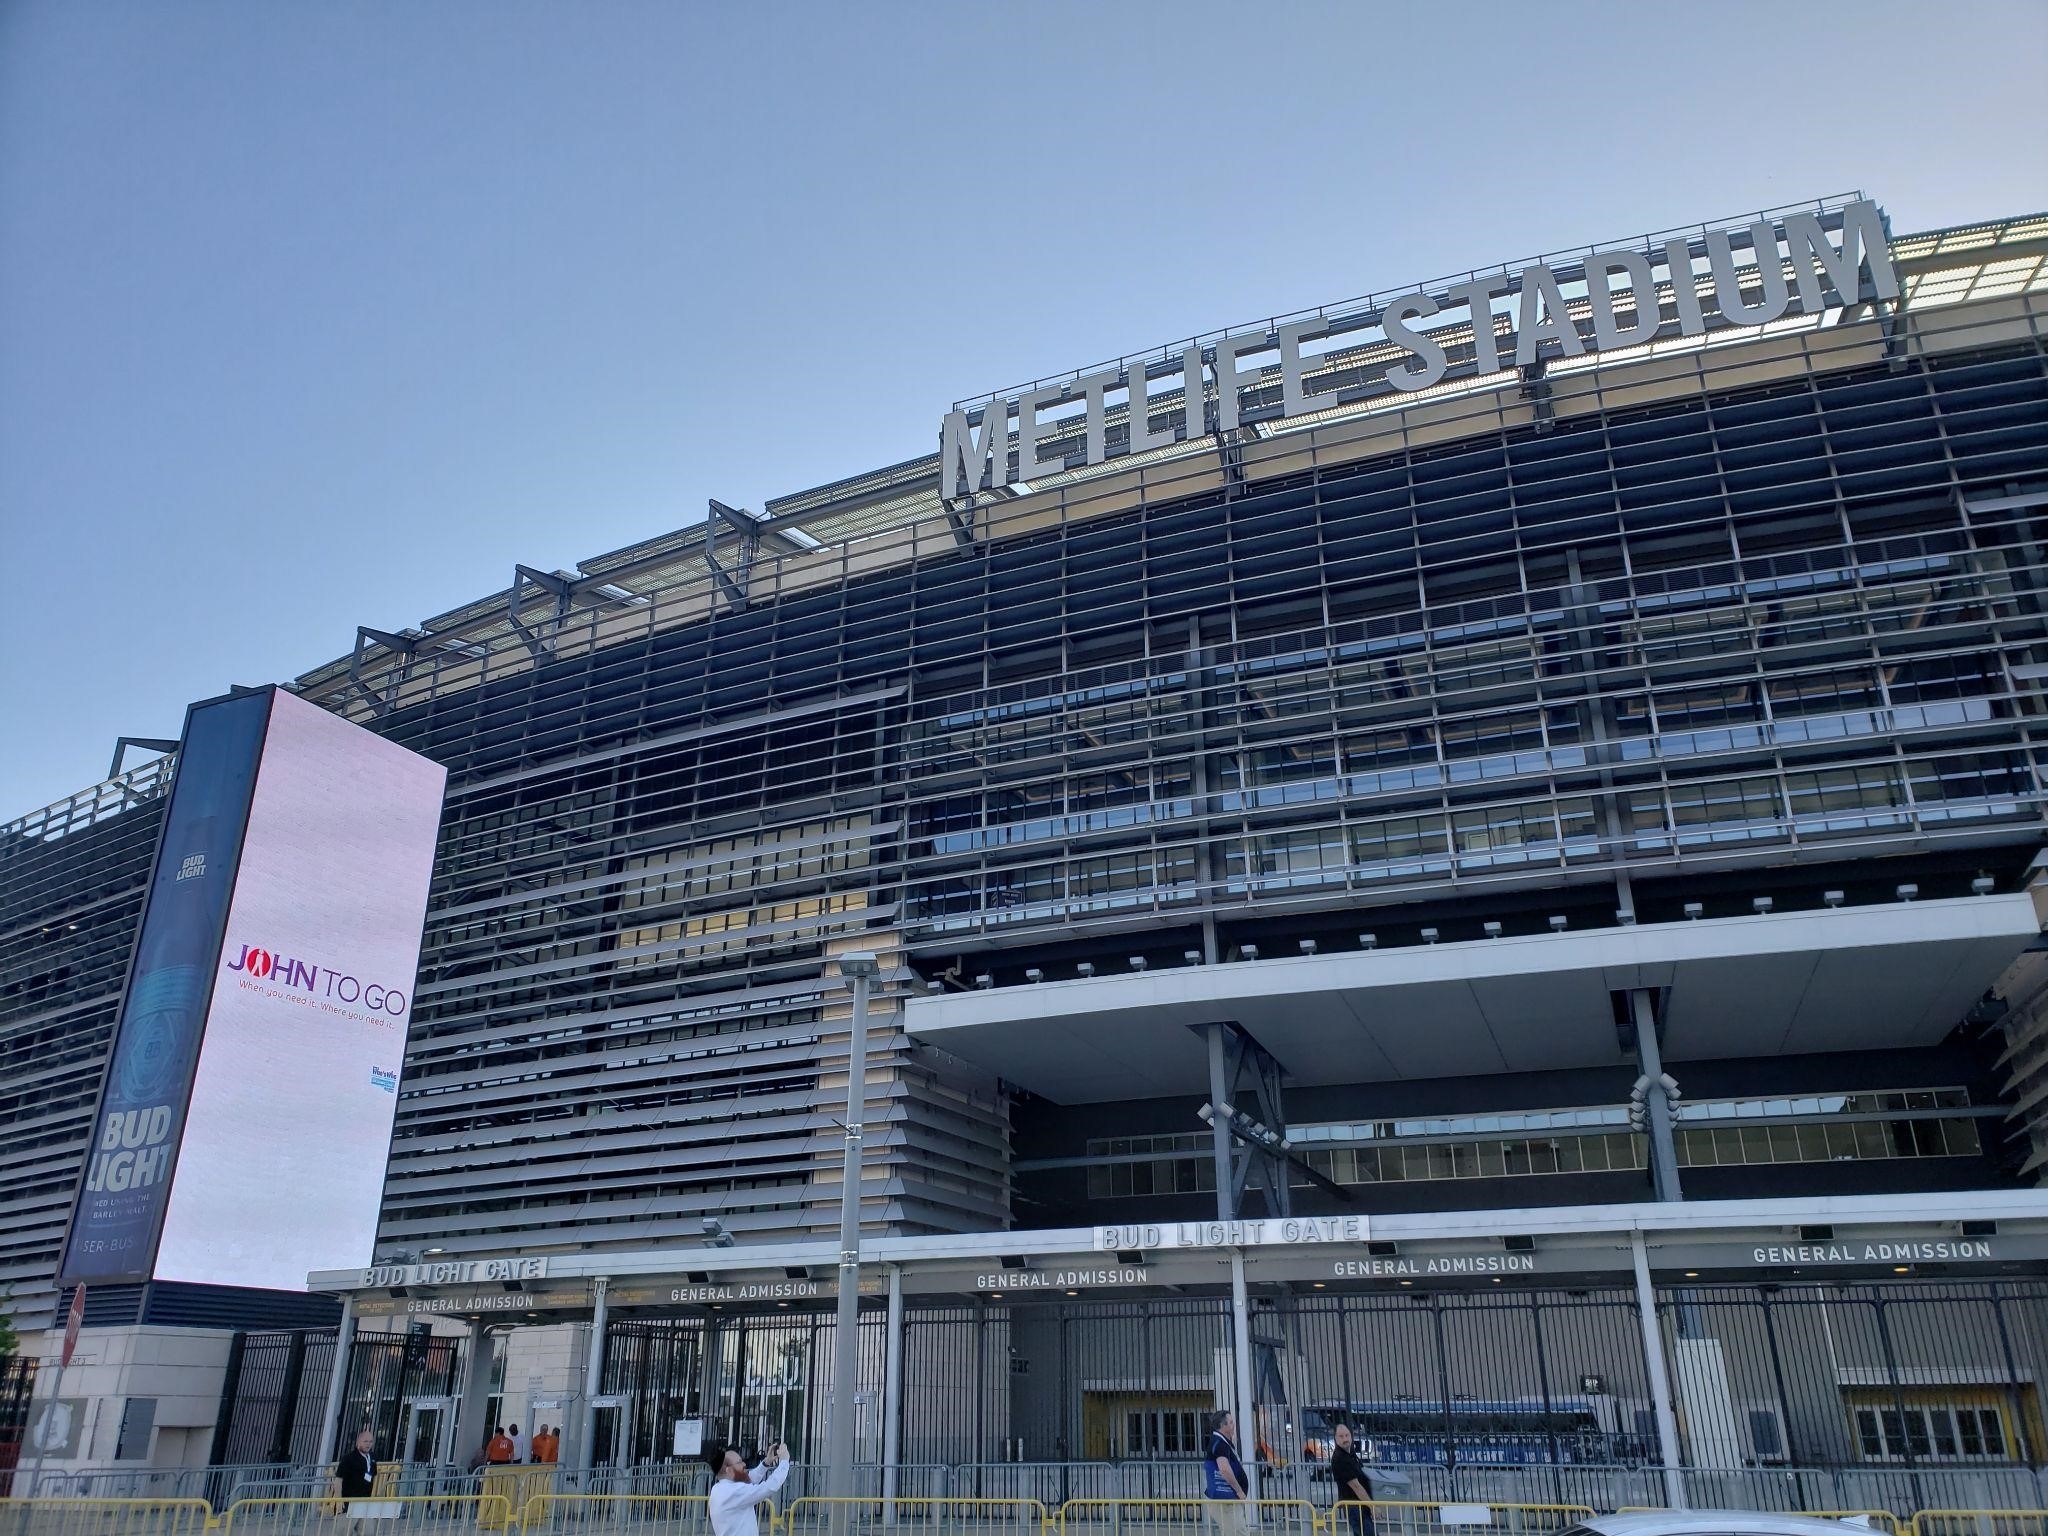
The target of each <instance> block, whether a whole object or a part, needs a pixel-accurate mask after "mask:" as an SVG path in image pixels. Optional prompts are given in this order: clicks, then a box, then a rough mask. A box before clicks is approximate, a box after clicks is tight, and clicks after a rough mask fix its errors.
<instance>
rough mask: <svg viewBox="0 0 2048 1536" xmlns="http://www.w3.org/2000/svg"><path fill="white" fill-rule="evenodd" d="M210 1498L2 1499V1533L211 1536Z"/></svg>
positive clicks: (22, 1535)
mask: <svg viewBox="0 0 2048 1536" xmlns="http://www.w3.org/2000/svg"><path fill="white" fill-rule="evenodd" d="M212 1518H213V1510H212V1508H211V1507H210V1506H209V1505H208V1504H207V1503H206V1501H205V1500H204V1499H93V1498H47V1499H46V1498H34V1499H0V1536H206V1528H207V1523H208V1522H209V1521H210V1520H212Z"/></svg>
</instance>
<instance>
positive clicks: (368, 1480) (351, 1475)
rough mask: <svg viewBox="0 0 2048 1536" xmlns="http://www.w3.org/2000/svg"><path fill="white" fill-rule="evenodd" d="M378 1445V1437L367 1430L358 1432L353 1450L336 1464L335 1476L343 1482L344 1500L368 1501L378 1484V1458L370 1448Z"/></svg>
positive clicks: (348, 1451) (344, 1454) (342, 1492)
mask: <svg viewBox="0 0 2048 1536" xmlns="http://www.w3.org/2000/svg"><path fill="white" fill-rule="evenodd" d="M376 1443H377V1437H376V1436H375V1435H373V1434H371V1433H370V1431H369V1430H367V1429H359V1430H357V1431H356V1443H355V1445H354V1447H353V1448H351V1449H349V1450H346V1451H343V1452H342V1453H341V1460H339V1461H337V1462H336V1463H335V1464H334V1475H335V1477H336V1478H338V1479H340V1482H341V1496H342V1497H343V1498H344V1499H367V1498H368V1497H369V1496H370V1494H371V1492H372V1490H373V1489H374V1488H375V1487H376V1483H377V1458H376V1457H375V1456H374V1455H372V1454H371V1453H370V1447H371V1446H373V1445H375V1444H376Z"/></svg>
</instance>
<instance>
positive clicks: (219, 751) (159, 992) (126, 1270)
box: [57, 685, 446, 1292]
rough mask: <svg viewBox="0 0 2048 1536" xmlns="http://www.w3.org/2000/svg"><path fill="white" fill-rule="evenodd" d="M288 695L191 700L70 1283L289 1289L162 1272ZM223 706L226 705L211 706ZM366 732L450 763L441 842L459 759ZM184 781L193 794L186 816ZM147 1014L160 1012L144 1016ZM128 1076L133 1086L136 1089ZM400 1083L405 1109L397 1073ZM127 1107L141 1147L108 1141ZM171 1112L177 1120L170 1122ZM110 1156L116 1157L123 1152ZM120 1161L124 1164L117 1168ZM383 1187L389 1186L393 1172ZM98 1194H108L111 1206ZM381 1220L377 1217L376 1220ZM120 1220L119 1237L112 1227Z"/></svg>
mask: <svg viewBox="0 0 2048 1536" xmlns="http://www.w3.org/2000/svg"><path fill="white" fill-rule="evenodd" d="M284 696H285V690H283V689H281V688H278V687H276V686H275V685H271V686H267V687H264V688H259V689H236V690H234V691H233V692H231V693H228V694H224V695H221V696H219V697H217V698H213V699H206V700H201V701H199V702H197V703H194V704H192V705H191V706H189V707H188V709H187V710H186V715H185V724H184V729H183V732H182V733H181V736H180V755H179V762H178V767H177V774H176V777H175V778H174V780H173V784H172V789H171V795H170V801H169V804H168V805H167V807H166V809H165V813H164V818H163V822H162V825H161V826H160V827H159V829H158V833H157V839H156V846H155V849H154V851H153V855H152V858H151V863H150V879H149V887H148V890H147V893H146V894H145V896H144V899H143V904H142V911H141V915H140V918H139V920H138V922H137V924H136V929H135V936H134V939H133V940H132V941H131V944H130V947H129V954H128V959H127V965H126V968H125V974H124V976H123V980H122V989H121V994H120V1000H119V1004H118V1007H117V1010H116V1013H115V1027H114V1035H113V1039H112V1042H111V1045H110V1048H109V1050H108V1053H107V1060H106V1064H105V1066H104V1067H103V1068H102V1071H101V1075H100V1083H99V1089H98V1092H97V1094H96V1095H95V1098H94V1103H93V1113H92V1117H91V1121H90V1131H89V1136H90V1140H89V1142H88V1144H87V1146H86V1147H85V1149H84V1157H83V1159H82V1164H81V1167H80V1171H79V1176H78V1181H77V1185H76V1188H75V1189H74V1191H73V1196H72V1201H71V1210H70V1214H69V1218H68V1220H67V1222H66V1225H65V1231H64V1241H63V1244H62V1247H61V1248H60V1250H59V1253H60V1258H61V1262H60V1264H59V1268H58V1276H57V1279H58V1284H59V1285H60V1287H61V1286H71V1285H76V1284H87V1285H94V1286H100V1285H132V1284H149V1283H161V1284H173V1285H184V1284H196V1285H202V1286H211V1287H216V1288H220V1287H225V1288H229V1289H235V1290H248V1291H265V1292H272V1291H276V1290H277V1289H278V1286H277V1284H276V1283H275V1282H271V1283H267V1284H266V1283H255V1282H242V1281H234V1280H228V1279H212V1280H179V1279H177V1278H176V1277H167V1276H162V1275H160V1274H159V1270H160V1268H161V1261H162V1247H163V1243H164V1239H165V1235H166V1231H167V1223H168V1221H169V1218H170V1214H171V1207H172V1196H173V1192H174V1188H175V1185H176V1182H177V1176H178V1172H179V1166H180V1164H181V1163H182V1162H183V1161H184V1158H183V1153H184V1150H185V1146H186V1140H187V1137H188V1135H189V1133H190V1131H191V1128H192V1126H191V1116H192V1112H193V1107H194V1106H193V1097H194V1094H195V1092H196V1090H197V1086H198V1082H199V1076H200V1069H201V1062H202V1058H203V1055H204V1050H205V1044H206V1038H207V1034H208V1031H209V1028H210V1026H211V1025H212V1023H213V1016H214V1012H215V1006H216V1003H217V1001H218V990H219V986H220V978H221V975H222V970H223V966H224V963H225V962H226V960H227V956H226V954H225V947H226V943H227V935H228V933H229V931H230V923H231V920H232V917H233V913H234V909H235V905H236V900H237V896H238V893H239V891H240V886H241V881H242V878H243V875H244V873H245V868H244V866H245V860H246V856H247V854H248V851H249V850H248V839H249V829H250V822H251V814H252V811H253V810H254V808H255V805H256V801H257V795H258V783H259V779H260V777H261V772H262V767H263V763H264V758H265V755H266V752H267V750H268V747H269V745H270V742H271V740H272V726H273V724H274V722H275V721H276V719H277V714H278V709H279V699H280V698H281V697H284ZM290 703H291V704H292V705H296V706H297V707H299V708H302V709H305V710H312V711H316V712H318V713H319V714H321V715H327V714H328V712H327V711H322V710H319V707H318V706H317V705H314V704H312V703H311V702H310V701H307V700H302V699H300V698H298V697H297V696H296V695H291V696H290ZM210 711H222V712H223V713H220V714H210V713H209V712H210ZM233 712H241V718H236V717H235V714H234V713H233ZM330 718H332V719H333V720H334V722H335V723H336V724H338V725H341V726H343V727H345V728H346V729H348V730H351V731H362V730H363V729H364V728H363V727H361V726H359V725H355V724H353V723H352V722H348V721H346V720H345V719H342V718H341V717H330ZM364 734H366V735H368V736H371V737H374V738H375V739H376V741H377V743H378V746H379V748H380V749H384V750H389V751H392V752H407V753H409V755H411V756H413V757H416V758H418V759H419V761H420V763H421V765H423V766H425V767H431V768H433V769H434V770H436V772H437V773H438V775H439V776H438V779H437V782H436V792H435V797H434V806H433V812H432V816H431V819H430V820H431V826H432V829H433V832H432V835H433V837H434V840H435V842H436V843H438V831H439V822H440V815H441V808H442V805H443V803H444V799H445V794H446V774H445V770H441V769H440V766H439V765H438V764H434V763H433V761H432V759H430V758H425V757H423V756H421V754H418V753H410V749H408V748H405V747H402V746H400V745H399V744H398V743H395V742H392V741H390V739H389V738H388V737H383V736H381V735H380V734H379V733H376V732H370V731H365V732H364ZM181 794H183V795H184V797H185V799H184V806H183V809H184V814H183V815H182V816H181V814H180V812H181V806H180V798H179V797H180V795H181ZM195 807H196V809H195ZM209 818H210V819H209ZM223 824H225V825H223ZM202 830H203V831H205V832H210V833H211V834H212V835H213V839H212V841H211V843H209V844H206V845H205V846H204V851H203V857H201V858H198V859H195V858H194V857H193V845H194V843H195V841H199V840H200V833H201V831H202ZM434 852H435V850H434V849H431V848H430V849H429V850H428V851H427V854H426V863H427V867H428V869H429V871H431V866H432V860H433V857H434ZM195 865H196V868H195ZM187 879H196V881H197V887H196V890H195V891H194V892H192V894H193V895H196V896H198V897H199V898H200V899H201V901H202V902H203V903H204V906H205V908H206V910H205V911H204V914H203V919H204V920H203V921H199V920H197V919H195V915H194V914H195V912H197V911H198V908H196V907H194V906H192V905H191V903H190V900H189V897H188V898H187V904H186V905H185V906H183V907H174V906H172V905H170V901H171V897H172V894H173V893H175V892H177V891H178V890H179V888H180V887H181V886H182V885H184V883H185V881H186V880H187ZM430 883H431V873H429V875H428V879H427V881H426V882H423V886H422V889H421V890H420V891H419V893H418V894H419V908H420V910H419V911H418V912H417V913H415V914H413V918H414V924H415V930H417V927H418V926H419V925H420V924H421V923H423V920H424V916H425V906H426V901H427V886H428V885H430ZM174 917H175V918H177V919H180V920H181V921H180V923H179V924H176V925H174V924H173V921H172V920H173V918H174ZM167 949H174V950H175V955H174V958H175V959H176V960H177V961H178V962H179V963H178V964H177V965H172V966H166V965H164V964H163V963H162V962H163V958H164V956H165V954H166V952H167ZM166 970H168V971H172V972H177V973H179V974H176V975H171V976H168V977H166V976H161V975H156V974H155V973H156V972H160V971H166ZM417 973H418V949H417V940H416V941H415V947H414V949H413V953H412V959H411V962H410V964H409V966H408V968H407V973H406V975H405V977H404V985H405V987H406V989H407V991H408V992H410V991H411V990H412V988H413V985H414V983H415V980H416V978H417ZM145 1013H148V1014H150V1017H148V1018H145V1017H143V1015H144V1014H145ZM410 1031H411V1008H410V1005H408V1006H407V1008H406V1011H405V1015H404V1019H403V1024H402V1029H401V1033H400V1035H399V1038H398V1040H397V1042H396V1051H395V1060H394V1063H393V1065H394V1066H395V1067H396V1070H397V1071H398V1073H399V1074H400V1076H401V1078H402V1074H403V1071H404V1053H405V1044H406V1041H407V1039H408V1038H409V1036H410ZM138 1081H147V1083H148V1084H149V1090H150V1097H151V1100H152V1102H153V1104H154V1106H155V1108H154V1110H153V1111H143V1112H137V1111H135V1110H132V1109H131V1108H130V1107H129V1101H130V1100H133V1099H134V1098H135V1097H136V1090H135V1084H136V1083H137V1082H138ZM124 1084H126V1085H128V1086H127V1088H126V1089H125V1090H124V1087H123V1085H124ZM392 1093H393V1111H394V1116H395V1109H396V1097H397V1088H396V1085H395V1084H394V1086H393V1089H392ZM124 1113H125V1114H131V1115H134V1116H135V1118H134V1119H133V1120H130V1121H127V1122H123V1123H122V1126H121V1130H120V1131H119V1132H117V1133H116V1135H115V1140H116V1141H117V1142H121V1143H122V1144H123V1145H126V1146H131V1147H139V1148H140V1149H139V1150H136V1151H134V1152H133V1153H125V1152H121V1151H114V1150H109V1149H107V1148H106V1146H105V1143H106V1142H107V1140H108V1137H109V1130H108V1128H109V1126H110V1125H111V1124H113V1123H114V1122H113V1117H114V1116H115V1115H116V1114H124ZM166 1118H167V1119H168V1126H166V1125H165V1120H166ZM148 1122H153V1123H148ZM124 1133H125V1135H124ZM145 1142H146V1144H145ZM390 1143H391V1131H390V1130H389V1129H387V1131H386V1133H385V1135H384V1137H383V1140H382V1146H381V1147H380V1149H379V1150H380V1152H381V1154H382V1156H381V1159H380V1161H379V1168H380V1170H381V1169H382V1168H383V1167H385V1166H388V1162H389V1156H390ZM108 1159H112V1160H114V1162H113V1163H110V1162H109V1161H108ZM143 1159H148V1160H149V1163H148V1171H149V1174H150V1178H151V1183H150V1184H149V1186H148V1188H147V1191H146V1193H144V1194H143V1195H140V1196H138V1197H136V1198H135V1199H132V1200H129V1201H127V1202H122V1201H120V1200H118V1199H117V1198H116V1196H118V1195H120V1194H124V1193H127V1192H128V1189H119V1190H113V1189H112V1187H111V1186H107V1187H100V1188H96V1187H95V1186H96V1183H98V1182H99V1181H101V1180H102V1179H103V1178H105V1177H108V1176H109V1170H110V1169H113V1174H112V1176H119V1177H124V1178H126V1177H129V1176H132V1173H133V1171H134V1169H135V1167H136V1166H137V1164H138V1162H140V1160H143ZM115 1163H118V1164H120V1166H119V1167H118V1168H117V1169H116V1168H115V1167H114V1164H115ZM378 1187H379V1191H380V1193H381V1187H382V1176H381V1172H380V1176H379V1179H378ZM129 1188H132V1186H129ZM110 1190H111V1191H112V1192H111V1193H110ZM95 1201H98V1202H99V1207H98V1209H97V1210H96V1209H95V1206H94V1202H95ZM145 1202H146V1210H145ZM110 1212H111V1213H110ZM374 1224H375V1218H374V1217H373V1218H372V1230H373V1233H374ZM108 1233H111V1234H112V1236H111V1237H109V1236H107V1235H106V1234H108ZM105 1241H118V1242H119V1244H120V1257H121V1262H119V1263H114V1262H108V1261H106V1260H105V1259H104V1257H102V1256H96V1255H95V1254H86V1253H81V1252H79V1251H78V1250H79V1249H80V1247H81V1245H82V1244H84V1243H88V1242H91V1243H99V1242H105ZM304 1283H305V1281H304V1276H303V1274H301V1275H300V1276H299V1277H298V1279H297V1283H296V1284H295V1285H294V1286H293V1287H292V1288H291V1289H293V1290H296V1291H300V1292H303V1290H304Z"/></svg>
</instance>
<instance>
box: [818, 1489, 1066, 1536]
mask: <svg viewBox="0 0 2048 1536" xmlns="http://www.w3.org/2000/svg"><path fill="white" fill-rule="evenodd" d="M1045 1525H1046V1509H1045V1506H1044V1505H1043V1504H1041V1503H1039V1502H1038V1500H1036V1499H833V1498H802V1499H798V1500H796V1501H795V1502H794V1503H792V1504H791V1505H790V1506H789V1513H788V1514H786V1515H784V1516H783V1517H782V1525H781V1529H782V1532H783V1536H820V1533H825V1532H830V1533H834V1536H839V1533H844V1536H865V1533H867V1532H870V1531H890V1532H894V1531H912V1532H915V1531H961V1532H966V1533H969V1536H1042V1533H1043V1532H1044V1530H1045Z"/></svg>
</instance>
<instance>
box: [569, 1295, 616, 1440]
mask: <svg viewBox="0 0 2048 1536" xmlns="http://www.w3.org/2000/svg"><path fill="white" fill-rule="evenodd" d="M590 1284H591V1292H592V1305H591V1312H590V1349H589V1351H588V1357H587V1359H586V1360H585V1362H584V1366H583V1403H582V1406H581V1408H580V1409H579V1411H578V1412H577V1415H576V1429H577V1433H576V1470H577V1471H578V1472H585V1473H587V1472H588V1471H589V1470H590V1454H591V1448H592V1446H593V1445H594V1444H595V1442H596V1440H597V1408H596V1406H595V1402H596V1398H597V1394H598V1393H599V1392H601V1391H603V1390H604V1328H605V1300H606V1296H605V1293H606V1291H607V1290H608V1289H609V1288H610V1286H611V1281H610V1280H608V1279H606V1278H605V1277H604V1276H603V1275H599V1276H598V1277H597V1278H596V1279H595V1280H593V1281H592V1282H591V1283H590Z"/></svg>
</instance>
